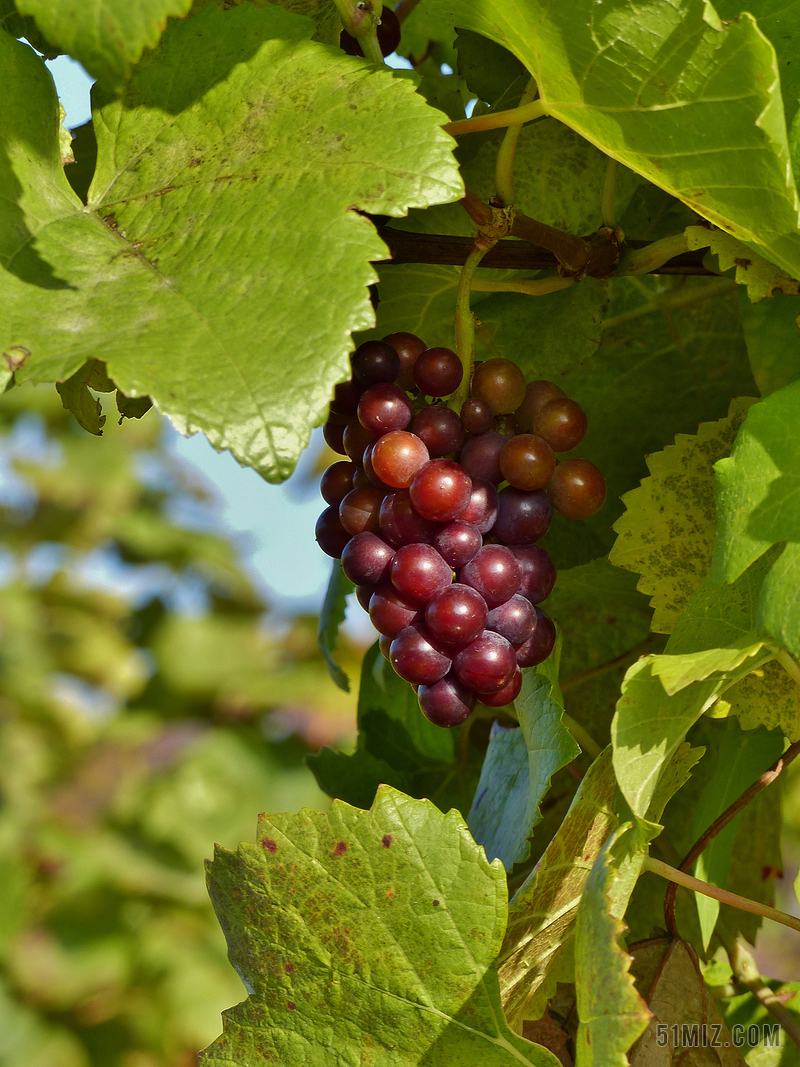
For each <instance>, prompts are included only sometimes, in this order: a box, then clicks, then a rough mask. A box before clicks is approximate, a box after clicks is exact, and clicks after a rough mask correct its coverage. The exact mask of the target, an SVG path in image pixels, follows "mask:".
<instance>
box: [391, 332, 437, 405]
mask: <svg viewBox="0 0 800 1067" xmlns="http://www.w3.org/2000/svg"><path fill="white" fill-rule="evenodd" d="M382 340H383V343H384V344H387V345H391V346H392V348H393V349H394V350H395V352H396V353H397V354H398V356H399V357H400V366H401V368H402V369H401V371H400V377H399V378H398V379H397V384H398V385H399V386H400V388H401V389H406V390H407V391H408V392H409V393H410V392H411V390H412V389H415V388H416V384H415V382H414V364H415V363H416V362H417V359H418V358H419V356H420V355H421V354H422V353H423V352H424V351H425V349H426V348H427V347H428V346H427V345H426V344H425V342H424V341H423V340H422V339H421V338H419V337H417V335H416V334H413V333H402V332H401V333H390V334H389V335H388V336H387V337H384V338H382Z"/></svg>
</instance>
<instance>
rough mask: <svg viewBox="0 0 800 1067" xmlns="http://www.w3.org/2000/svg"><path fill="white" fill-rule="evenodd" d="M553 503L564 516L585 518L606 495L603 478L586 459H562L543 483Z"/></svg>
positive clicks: (601, 504)
mask: <svg viewBox="0 0 800 1067" xmlns="http://www.w3.org/2000/svg"><path fill="white" fill-rule="evenodd" d="M547 493H548V496H549V497H550V500H551V501H552V502H553V507H554V508H555V509H556V511H557V512H558V513H559V515H563V516H564V517H565V518H567V519H588V518H589V516H590V515H594V514H595V512H597V511H599V510H600V508H601V507H602V506H603V504H604V503H605V499H606V480H605V478H604V477H603V475H602V474H601V473H600V471H599V470H598V469H597V467H595V465H594V463H590V462H589V460H588V459H565V460H564V461H563V463H559V465H558V466H557V467H556V471H555V474H554V475H553V477H552V478H551V480H550V484H549V485H548V487H547Z"/></svg>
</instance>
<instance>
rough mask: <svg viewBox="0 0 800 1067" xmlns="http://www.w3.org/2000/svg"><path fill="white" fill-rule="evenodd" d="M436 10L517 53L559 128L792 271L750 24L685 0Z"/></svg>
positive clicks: (777, 150) (793, 199) (797, 257)
mask: <svg viewBox="0 0 800 1067" xmlns="http://www.w3.org/2000/svg"><path fill="white" fill-rule="evenodd" d="M435 10H436V11H437V12H438V13H440V14H441V15H442V16H445V15H449V17H450V18H451V20H452V21H453V22H455V23H458V25H459V26H463V27H465V28H466V29H470V30H474V31H476V32H478V33H482V34H484V36H486V37H488V38H489V39H490V40H493V41H496V42H497V43H499V44H502V45H504V47H506V48H508V49H509V50H510V51H511V52H512V53H513V54H514V55H516V56H517V58H518V59H520V60H521V61H522V62H523V63H524V64H525V66H526V67H527V68H528V70H530V71H531V73H532V74H533V75H534V76H535V78H536V81H537V84H538V86H539V93H540V97H541V99H542V101H543V103H544V105H545V107H546V109H547V111H548V113H549V114H550V115H552V116H553V117H554V118H556V119H558V120H560V121H561V122H563V123H565V124H566V125H568V126H570V127H572V129H574V130H576V131H577V132H578V133H579V134H581V136H583V137H585V138H586V139H587V140H588V141H591V142H592V143H593V144H595V145H597V147H598V148H600V149H601V150H602V151H603V152H605V153H606V154H607V155H610V156H612V157H613V158H614V159H617V160H618V161H619V162H620V163H623V164H624V165H625V166H627V167H629V168H630V169H631V170H633V171H635V172H636V173H638V174H641V175H643V176H644V177H646V178H648V179H649V180H650V181H652V182H654V183H655V184H656V185H659V186H661V188H663V189H666V190H667V192H669V193H672V195H674V196H676V197H679V198H680V199H681V200H683V201H684V202H685V203H687V204H689V206H690V207H692V208H694V210H696V211H697V212H698V214H700V215H702V216H703V217H704V218H707V219H709V220H710V221H711V222H714V223H716V224H717V225H719V226H720V227H721V228H722V229H724V230H726V231H728V232H729V233H731V234H732V235H733V236H734V237H736V238H737V239H738V240H741V241H747V242H751V243H753V244H755V245H756V246H757V247H758V248H759V249H760V250H762V254H763V255H766V256H767V258H769V259H771V260H772V261H773V262H775V263H778V264H779V266H781V267H782V268H783V269H784V270H786V271H788V272H789V273H790V274H797V273H800V235H798V233H797V222H798V198H797V192H796V190H795V187H794V183H793V182H792V180H791V177H790V176H789V175H790V173H791V172H790V170H789V167H790V156H789V144H788V139H787V134H786V123H785V118H784V114H783V105H782V100H781V94H780V84H779V79H778V66H777V61H776V58H775V52H774V50H773V48H772V45H771V44H770V43H769V41H768V40H767V39H766V38H765V37H764V36H763V35H762V34H761V33H760V32H759V30H758V27H757V25H756V23H755V20H754V19H753V18H752V16H751V15H748V14H742V15H741V16H740V17H739V18H738V19H737V20H736V21H735V22H732V23H731V24H729V25H723V24H722V23H721V22H720V21H719V19H718V18H717V17H716V13H715V12H714V9H713V8H712V7H711V5H710V4H699V3H695V2H694V0H678V2H672V0H656V2H654V3H650V4H648V5H647V6H645V7H642V5H641V4H640V3H638V2H636V0H623V2H620V3H615V4H614V5H613V8H610V9H606V8H605V7H603V6H597V5H595V4H592V3H590V0H564V2H562V3H560V4H558V6H557V7H554V6H553V5H552V4H548V3H546V2H545V0H520V2H519V3H516V4H513V5H509V4H508V3H505V2H504V0H487V2H485V3H482V4H480V5H472V6H470V7H468V8H463V7H462V5H459V4H458V3H456V2H455V0H436V3H435ZM753 190H758V195H757V196H754V195H753Z"/></svg>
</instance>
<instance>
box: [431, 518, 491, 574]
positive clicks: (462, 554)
mask: <svg viewBox="0 0 800 1067" xmlns="http://www.w3.org/2000/svg"><path fill="white" fill-rule="evenodd" d="M482 544H483V538H482V537H481V532H480V530H479V529H478V527H477V526H472V525H471V524H470V523H468V522H462V521H461V520H460V519H456V520H455V521H454V522H449V523H448V524H447V525H446V526H442V528H441V529H440V530H438V531H437V532H436V534H435V535H434V538H433V547H434V548H435V549H436V551H437V552H438V553H439V555H440V556H441V557H442V559H443V560H444V561H445V563H447V564H449V565H450V566H451V567H453V568H455V569H456V570H457V569H458V568H459V567H463V566H464V564H465V563H469V561H470V560H471V559H472V557H473V556H474V555H475V553H476V552H477V551H478V549H479V548H480V547H481V545H482Z"/></svg>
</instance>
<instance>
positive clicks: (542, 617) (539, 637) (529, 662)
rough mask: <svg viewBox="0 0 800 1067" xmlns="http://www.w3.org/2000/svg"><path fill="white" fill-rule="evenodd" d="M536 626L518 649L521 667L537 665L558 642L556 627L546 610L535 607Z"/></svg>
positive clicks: (517, 654)
mask: <svg viewBox="0 0 800 1067" xmlns="http://www.w3.org/2000/svg"><path fill="white" fill-rule="evenodd" d="M534 610H535V611H536V626H535V627H534V629H533V633H532V634H531V636H530V637H529V638H528V640H527V641H526V642H525V643H524V644H522V645H520V646H519V647H518V648H517V650H516V658H517V663H518V664H519V666H520V667H535V666H536V664H537V663H543V662H544V660H546V659H547V657H548V656H549V655H550V653H551V652H552V651H553V647H554V645H555V643H556V628H555V626H553V620H552V619H551V618H550V616H549V615H548V614H547V612H546V611H542V609H541V608H535V609H534Z"/></svg>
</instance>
